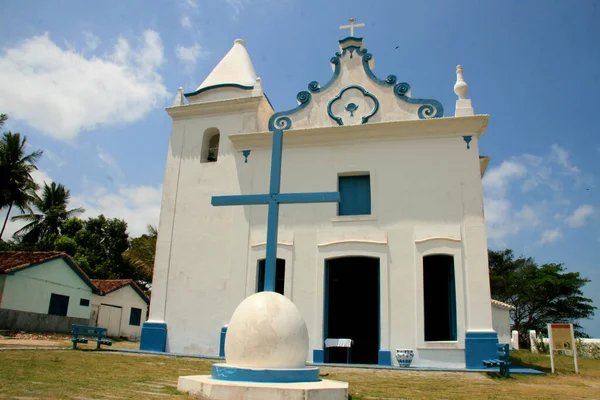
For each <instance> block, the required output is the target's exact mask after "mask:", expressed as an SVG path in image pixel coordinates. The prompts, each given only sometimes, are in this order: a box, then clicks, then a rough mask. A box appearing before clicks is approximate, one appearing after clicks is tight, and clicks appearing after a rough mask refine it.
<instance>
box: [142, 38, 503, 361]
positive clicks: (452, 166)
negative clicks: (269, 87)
mask: <svg viewBox="0 0 600 400" xmlns="http://www.w3.org/2000/svg"><path fill="white" fill-rule="evenodd" d="M329 62H330V65H331V68H332V70H333V75H332V77H331V79H330V80H329V81H328V82H314V81H313V82H310V83H309V84H308V87H307V88H306V90H304V91H301V92H300V93H298V95H297V100H298V106H297V107H296V108H294V109H292V110H288V111H280V112H276V110H274V109H273V107H272V105H271V104H270V102H269V100H268V98H267V97H266V95H265V94H264V93H263V89H262V85H261V79H260V78H259V77H257V74H256V71H255V70H254V67H253V65H252V61H251V59H250V56H249V54H248V52H247V50H246V47H245V45H244V41H243V40H240V39H238V40H236V41H235V42H234V44H233V47H232V48H231V50H230V51H229V52H228V53H227V54H226V55H225V57H224V58H223V59H222V60H221V61H220V62H219V64H218V65H217V66H216V67H215V69H214V70H213V71H212V72H211V73H210V75H209V76H208V77H207V78H206V79H205V80H204V82H202V84H201V85H200V86H199V87H198V88H197V89H196V90H194V91H193V92H190V93H185V94H184V93H183V89H181V88H180V89H179V92H178V95H177V97H176V99H175V102H174V104H173V106H171V107H168V108H167V112H168V114H169V116H170V117H171V118H172V120H173V124H172V130H171V137H170V142H169V149H168V157H167V165H166V172H165V180H164V186H163V197H162V207H161V214H160V224H159V235H158V243H157V251H156V264H155V267H154V280H153V284H152V299H151V304H150V315H149V320H148V322H146V323H145V324H144V327H143V330H142V339H141V346H140V349H141V350H149V351H161V352H165V351H166V352H170V353H185V354H199V355H206V356H218V355H223V336H224V335H225V329H224V327H226V326H227V324H228V322H229V319H230V318H231V315H232V313H233V311H234V310H235V309H236V307H237V305H238V304H239V303H240V302H241V301H242V300H243V299H245V298H246V297H248V296H249V295H251V294H253V293H256V292H258V291H262V290H263V288H264V287H265V254H266V240H267V219H268V215H267V214H268V208H267V206H266V205H262V204H254V205H240V206H232V207H214V206H213V205H212V204H211V199H212V198H213V196H224V195H257V194H266V195H265V196H267V197H266V198H267V199H268V198H269V197H268V196H269V193H270V192H269V187H270V186H269V185H270V175H269V173H270V168H271V157H272V145H273V138H274V134H273V131H274V130H275V129H280V130H282V131H283V150H282V163H281V193H305V192H339V196H340V200H339V202H338V203H336V202H331V203H312V204H281V206H280V208H279V221H278V238H277V246H276V253H277V262H276V273H275V291H277V292H279V293H281V294H283V295H284V296H286V297H288V298H289V299H290V300H292V301H293V302H294V304H295V305H296V306H297V307H298V309H299V310H300V312H301V314H302V316H303V317H304V320H305V321H306V324H307V327H308V331H309V340H310V351H309V352H308V354H306V359H307V361H308V362H314V363H352V364H375V365H383V366H394V365H396V366H397V365H398V363H397V361H396V358H395V357H394V355H395V353H396V350H397V349H400V350H412V351H413V352H414V360H413V362H412V365H413V366H423V367H449V368H480V367H481V366H482V363H481V361H482V360H483V359H487V358H491V357H494V358H495V351H496V348H495V346H496V343H497V342H498V334H497V333H496V331H495V330H494V328H493V322H492V304H491V303H492V302H491V300H490V285H489V276H488V258H487V240H486V230H485V224H484V210H483V194H482V184H481V178H482V176H483V174H484V172H485V169H486V166H487V163H488V162H489V158H487V157H482V156H480V154H479V146H478V143H479V139H480V137H481V136H482V135H483V134H484V133H485V131H486V127H487V123H488V116H487V115H475V114H474V111H473V108H472V106H471V101H470V100H469V99H467V97H466V95H467V91H468V86H467V84H466V82H465V81H464V79H463V72H462V67H460V66H458V67H457V71H456V72H457V80H456V84H455V86H454V91H455V93H456V94H457V96H458V100H457V101H456V108H455V110H454V115H453V116H449V115H445V113H446V114H448V110H447V109H446V110H444V108H443V106H442V104H440V103H439V102H438V101H436V100H432V99H420V98H415V97H412V94H411V86H410V85H409V84H408V83H405V82H403V81H402V80H401V79H400V78H399V77H396V76H394V75H389V76H387V77H385V78H382V77H378V76H376V75H375V73H374V72H373V68H374V57H373V55H372V54H371V53H369V52H368V50H367V49H366V47H365V44H364V41H363V39H362V38H358V37H355V36H354V35H351V36H349V37H347V38H345V39H343V40H340V41H339V51H338V52H336V53H335V54H334V55H333V57H332V58H331V59H330V60H329ZM451 84H452V82H449V85H451ZM443 90H446V89H443ZM432 95H434V93H433V94H432ZM339 339H345V340H339ZM326 342H327V343H338V344H339V343H345V344H344V345H345V346H349V347H345V348H344V347H328V346H326Z"/></svg>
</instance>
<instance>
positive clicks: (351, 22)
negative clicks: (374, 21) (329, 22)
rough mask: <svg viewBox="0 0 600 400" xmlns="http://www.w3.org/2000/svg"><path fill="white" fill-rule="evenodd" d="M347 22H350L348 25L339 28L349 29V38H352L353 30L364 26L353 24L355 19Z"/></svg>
mask: <svg viewBox="0 0 600 400" xmlns="http://www.w3.org/2000/svg"><path fill="white" fill-rule="evenodd" d="M348 22H350V25H342V26H340V29H350V36H354V28H362V27H364V26H365V24H363V23H360V24H355V22H356V18H350V19H349V20H348Z"/></svg>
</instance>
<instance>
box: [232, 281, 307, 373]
mask: <svg viewBox="0 0 600 400" xmlns="http://www.w3.org/2000/svg"><path fill="white" fill-rule="evenodd" d="M307 354H308V329H307V328H306V323H305V322H304V319H303V318H302V315H300V311H298V308H297V307H296V305H295V304H294V303H292V302H291V301H290V300H289V299H288V298H287V297H285V296H282V295H280V294H279V293H275V292H260V293H256V294H253V295H252V296H250V297H248V298H246V299H245V300H244V301H242V302H241V303H240V305H239V306H238V307H237V308H236V310H235V311H234V312H233V315H232V316H231V320H230V321H229V326H228V328H227V336H226V338H225V358H226V360H227V364H228V365H230V366H236V367H246V368H301V367H304V366H306V356H307Z"/></svg>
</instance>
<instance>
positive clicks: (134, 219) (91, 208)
mask: <svg viewBox="0 0 600 400" xmlns="http://www.w3.org/2000/svg"><path fill="white" fill-rule="evenodd" d="M90 186H94V185H90ZM161 195H162V188H161V187H160V186H146V185H122V186H119V188H118V189H117V191H116V192H111V191H109V190H108V189H106V188H104V187H97V186H96V187H95V188H94V189H90V190H86V191H84V194H81V195H78V196H73V200H72V202H71V203H72V206H73V207H84V208H85V213H84V214H83V218H89V217H97V216H98V215H100V214H103V215H104V216H105V217H107V218H121V219H124V220H125V221H126V222H127V226H128V232H129V236H130V237H137V236H140V235H142V234H143V233H146V226H147V225H148V224H151V225H156V226H158V217H159V214H160V201H161Z"/></svg>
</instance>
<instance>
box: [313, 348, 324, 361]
mask: <svg viewBox="0 0 600 400" xmlns="http://www.w3.org/2000/svg"><path fill="white" fill-rule="evenodd" d="M324 362H325V350H323V349H313V363H315V364H323V363H324Z"/></svg>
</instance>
